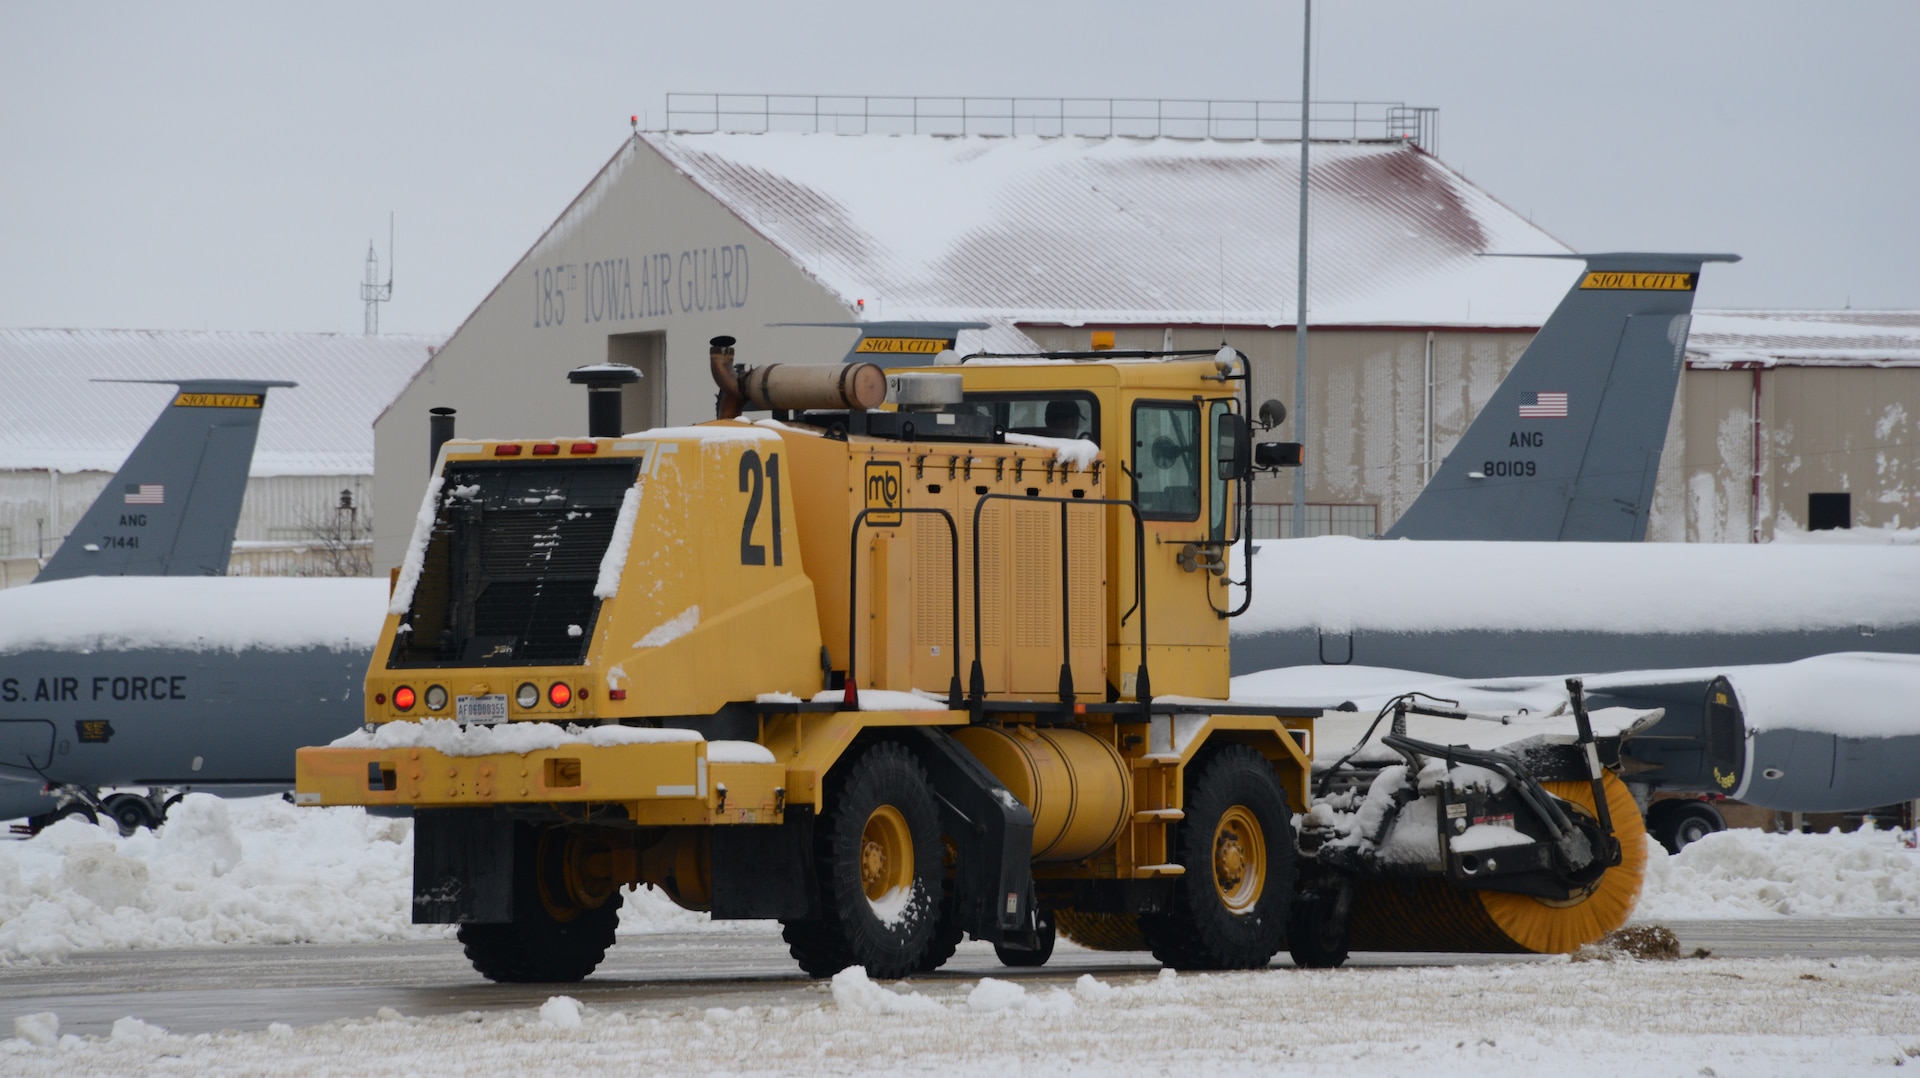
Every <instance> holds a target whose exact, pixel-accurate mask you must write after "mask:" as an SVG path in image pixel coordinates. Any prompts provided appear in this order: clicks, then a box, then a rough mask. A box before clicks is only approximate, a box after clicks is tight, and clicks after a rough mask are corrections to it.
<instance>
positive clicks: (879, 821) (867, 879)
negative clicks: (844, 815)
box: [860, 805, 913, 902]
mask: <svg viewBox="0 0 1920 1078" xmlns="http://www.w3.org/2000/svg"><path fill="white" fill-rule="evenodd" d="M911 886H913V832H912V830H910V829H909V828H908V827H907V818H906V817H905V816H904V815H902V814H901V812H900V810H899V809H897V808H894V807H893V806H892V805H881V806H880V807H879V808H876V809H874V810H873V814H872V815H870V816H868V817H867V823H866V826H865V827H862V828H861V829H860V889H861V890H862V891H864V892H865V893H866V896H867V901H868V902H878V901H879V900H881V899H883V898H885V897H886V896H888V895H889V894H892V893H894V892H896V891H898V890H900V889H902V888H905V887H911Z"/></svg>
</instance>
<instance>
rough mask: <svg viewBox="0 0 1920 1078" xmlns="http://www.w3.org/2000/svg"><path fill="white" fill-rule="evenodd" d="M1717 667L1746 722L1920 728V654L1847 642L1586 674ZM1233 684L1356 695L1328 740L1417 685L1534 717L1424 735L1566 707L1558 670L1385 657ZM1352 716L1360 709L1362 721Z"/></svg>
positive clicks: (1705, 676) (1836, 729) (1661, 675)
mask: <svg viewBox="0 0 1920 1078" xmlns="http://www.w3.org/2000/svg"><path fill="white" fill-rule="evenodd" d="M1720 675H1725V676H1726V678H1727V680H1728V681H1729V682H1731V683H1732V684H1733V691H1734V695H1735V696H1736V697H1738V699H1739V701H1740V708H1741V713H1742V714H1743V715H1744V717H1745V720H1746V724H1747V728H1748V729H1749V730H1772V729H1781V728H1785V729H1794V730H1811V731H1816V732H1819V733H1829V734H1838V735H1840V736H1843V737H1900V736H1906V735H1910V734H1912V733H1913V732H1914V731H1915V728H1916V727H1915V724H1914V720H1913V717H1912V712H1913V704H1912V701H1913V700H1915V699H1916V698H1920V656H1915V655H1897V654H1890V653H1883V652H1872V651H1849V652H1839V653H1836V654H1832V655H1815V656H1812V657H1811V658H1806V659H1799V660H1796V661H1794V662H1786V663H1761V664H1757V665H1753V666H1702V667H1693V668H1688V669H1678V670H1622V671H1617V672H1612V673H1605V674H1587V675H1585V682H1586V688H1587V691H1588V692H1602V691H1606V690H1609V689H1621V690H1626V689H1630V688H1632V687H1633V686H1636V685H1652V684H1661V683H1671V682H1675V681H1706V680H1710V679H1712V678H1714V677H1716V676H1720ZM1232 686H1233V698H1234V700H1235V701H1246V702H1251V703H1260V704H1292V705H1304V706H1309V707H1326V708H1334V707H1341V706H1344V705H1345V704H1349V703H1351V704H1353V705H1354V706H1355V708H1357V710H1354V711H1348V712H1344V713H1343V714H1335V715H1330V716H1329V717H1328V718H1326V719H1323V720H1322V721H1321V728H1320V732H1319V736H1320V738H1321V743H1322V745H1323V746H1325V747H1328V748H1333V747H1336V746H1342V745H1343V743H1342V742H1341V741H1340V740H1339V738H1340V737H1341V736H1342V735H1344V736H1345V737H1346V738H1347V743H1350V742H1351V741H1352V740H1353V739H1355V738H1357V737H1358V736H1359V731H1360V730H1363V729H1364V728H1365V724H1366V723H1368V722H1371V721H1373V716H1374V713H1375V712H1377V711H1378V710H1379V709H1380V707H1382V706H1383V705H1384V704H1385V703H1386V702H1387V701H1388V700H1390V699H1392V698H1393V697H1394V696H1396V695H1398V694H1400V693H1405V692H1413V691H1416V690H1417V691H1420V692H1424V693H1426V694H1428V695H1430V696H1434V697H1438V698H1440V699H1443V700H1454V701H1458V702H1459V704H1460V706H1461V707H1464V708H1467V709H1469V710H1472V711H1477V712H1489V713H1491V712H1499V713H1505V714H1519V713H1521V712H1526V713H1527V714H1528V716H1529V718H1527V719H1525V720H1517V721H1515V722H1514V723H1513V724H1512V726H1511V727H1508V728H1506V729H1508V730H1509V731H1510V733H1509V734H1507V735H1498V734H1497V731H1496V733H1495V734H1491V735H1490V734H1488V733H1487V732H1486V731H1485V730H1482V729H1478V728H1479V727H1481V726H1482V725H1483V724H1480V723H1473V722H1468V723H1459V722H1454V721H1452V720H1447V719H1438V720H1419V721H1418V722H1416V720H1413V719H1410V720H1409V725H1408V729H1409V731H1415V730H1416V729H1418V730H1419V731H1421V732H1417V733H1415V736H1417V737H1436V738H1438V739H1439V740H1441V741H1450V742H1460V741H1461V739H1462V738H1465V739H1466V742H1467V743H1471V744H1474V745H1475V746H1477V747H1488V746H1489V745H1490V744H1501V743H1504V742H1506V741H1511V740H1517V739H1518V738H1520V737H1524V736H1527V735H1528V734H1530V733H1536V732H1546V728H1536V726H1537V724H1539V723H1540V722H1542V721H1543V720H1547V719H1548V717H1550V716H1560V715H1565V714H1566V712H1567V708H1568V701H1567V689H1566V678H1565V677H1564V676H1558V675H1556V676H1551V677H1507V678H1460V679H1454V678H1446V677H1442V676H1440V675H1436V674H1422V673H1418V672H1415V671H1411V670H1393V669H1389V668H1385V667H1366V666H1288V667H1279V668H1277V669H1273V670H1262V671H1260V672H1258V673H1253V674H1244V675H1242V676H1240V677H1237V678H1234V679H1233V681H1232ZM1650 714H1651V713H1650V712H1645V713H1643V712H1634V711H1629V710H1627V709H1625V708H1608V709H1602V710H1599V711H1595V712H1594V713H1593V717H1594V730H1595V732H1596V733H1606V732H1607V731H1608V729H1610V728H1612V729H1622V728H1625V727H1627V726H1631V725H1632V723H1633V722H1634V721H1637V718H1636V716H1645V715H1650ZM1349 719H1357V720H1358V725H1354V724H1352V723H1350V722H1348V720H1349ZM1436 723H1438V724H1440V726H1435V724H1436ZM1529 724H1534V725H1529ZM1550 725H1551V726H1552V728H1554V729H1559V728H1565V729H1571V728H1572V723H1571V720H1570V719H1555V720H1552V721H1551V723H1550ZM1349 727H1351V732H1350V733H1349V732H1347V731H1348V729H1349ZM1442 727H1445V728H1447V729H1451V730H1452V731H1454V732H1453V733H1448V732H1446V730H1445V729H1442ZM1322 755H1324V753H1323V754H1322Z"/></svg>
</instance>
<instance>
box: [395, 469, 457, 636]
mask: <svg viewBox="0 0 1920 1078" xmlns="http://www.w3.org/2000/svg"><path fill="white" fill-rule="evenodd" d="M445 483H446V478H445V477H444V476H438V475H436V476H434V477H433V478H432V479H430V480H428V481H427V492H426V494H425V495H423V496H422V497H421V499H420V509H419V510H418V511H417V512H416V513H415V514H414V517H413V537H412V538H411V539H409V540H407V556H406V559H405V560H404V561H402V562H401V563H400V575H399V576H398V577H396V578H394V582H393V596H392V598H391V599H390V600H389V601H388V603H387V613H389V614H399V615H401V616H405V615H406V612H407V611H408V610H410V609H412V608H413V589H414V588H416V587H418V586H419V584H420V571H421V569H423V568H425V566H426V564H427V543H428V541H429V540H431V539H432V538H433V521H434V518H435V517H436V516H438V515H439V513H440V488H441V487H442V486H443V485H445Z"/></svg>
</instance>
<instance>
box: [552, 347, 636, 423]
mask: <svg viewBox="0 0 1920 1078" xmlns="http://www.w3.org/2000/svg"><path fill="white" fill-rule="evenodd" d="M639 380H640V372H639V370H638V369H636V368H633V367H629V366H627V365H626V364H625V363H589V364H587V365H586V366H584V367H575V368H574V369H572V370H570V371H568V372H567V381H569V382H572V383H573V384H574V385H577V386H586V387H587V437H589V438H618V437H620V435H622V434H624V433H626V432H625V431H622V430H621V429H620V426H621V424H620V390H621V388H622V387H624V386H629V385H632V384H633V383H635V382H638V381H639Z"/></svg>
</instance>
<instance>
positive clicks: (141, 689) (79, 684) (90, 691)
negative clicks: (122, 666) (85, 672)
mask: <svg viewBox="0 0 1920 1078" xmlns="http://www.w3.org/2000/svg"><path fill="white" fill-rule="evenodd" d="M186 698H187V675H185V674H124V675H100V676H96V677H88V678H77V677H27V678H17V677H10V678H4V679H0V703H8V704H15V703H23V702H26V703H46V704H64V703H84V702H91V701H94V700H117V701H120V702H122V703H128V702H133V701H139V702H142V703H145V702H150V701H162V700H185V699H186Z"/></svg>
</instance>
